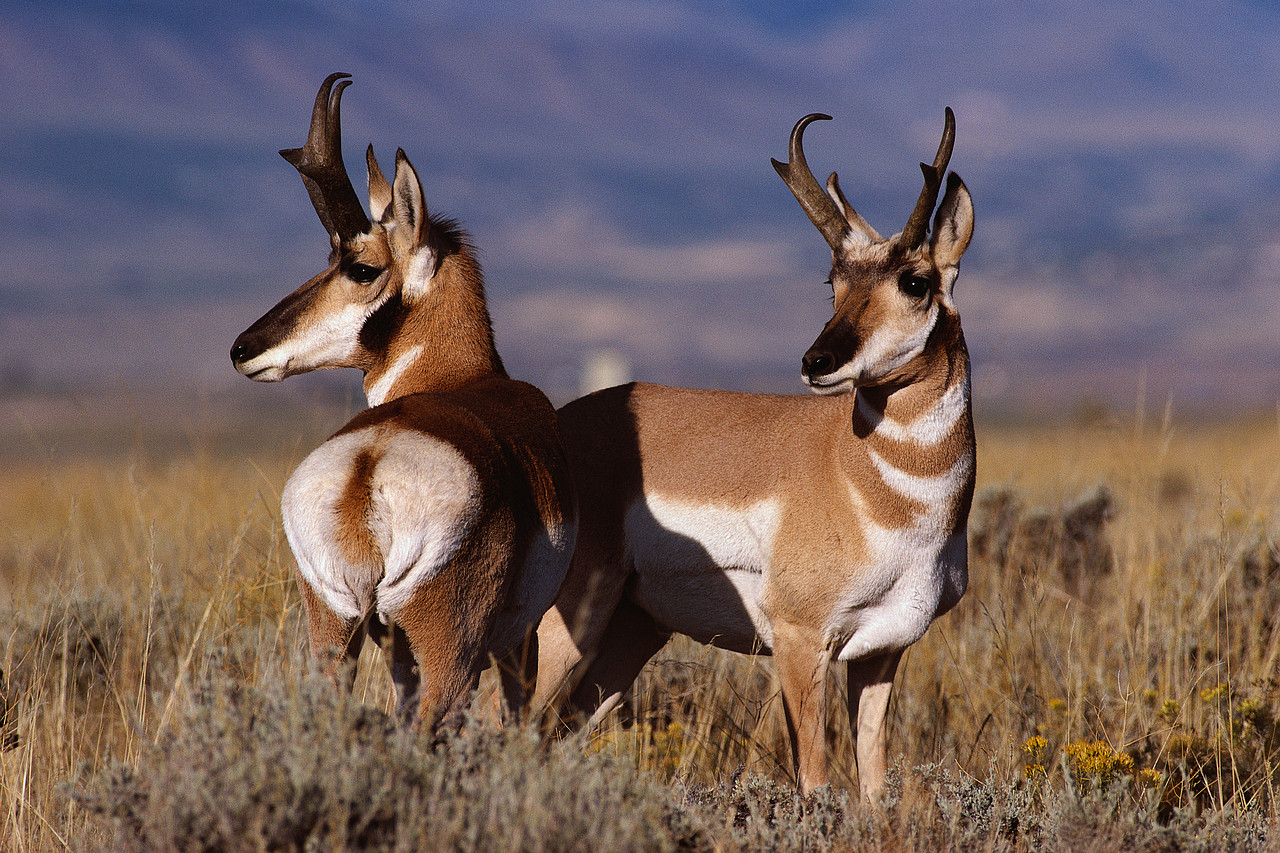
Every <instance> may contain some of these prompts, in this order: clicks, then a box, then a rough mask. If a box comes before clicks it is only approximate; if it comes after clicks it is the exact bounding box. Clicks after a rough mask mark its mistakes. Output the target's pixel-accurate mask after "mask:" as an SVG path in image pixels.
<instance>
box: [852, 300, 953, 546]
mask: <svg viewBox="0 0 1280 853" xmlns="http://www.w3.org/2000/svg"><path fill="white" fill-rule="evenodd" d="M951 319H952V321H953V323H954V327H953V328H951V329H940V330H939V332H940V333H941V334H939V335H935V340H931V341H930V344H929V347H928V348H927V349H926V351H925V353H924V354H922V357H921V358H920V359H918V360H917V361H918V362H919V365H918V369H917V370H916V371H915V372H914V376H913V377H912V378H913V379H914V381H908V382H906V383H905V384H899V385H896V386H893V387H879V388H860V389H858V392H857V394H856V400H855V401H854V403H853V407H852V408H853V411H852V413H851V415H852V418H851V420H852V427H853V428H852V430H851V431H849V432H846V433H845V434H844V435H845V438H844V439H842V442H841V443H842V444H843V450H842V452H841V457H842V458H843V460H844V462H843V465H844V468H845V471H846V476H847V480H848V482H849V484H850V487H851V488H853V489H854V490H855V491H857V492H859V493H861V494H862V496H863V498H864V499H865V506H866V508H867V511H868V512H869V513H870V514H871V516H872V518H873V519H874V520H875V521H876V522H877V523H879V524H880V525H882V526H884V527H887V528H895V529H900V528H903V527H906V526H909V525H911V524H913V523H915V522H916V521H917V520H918V519H920V518H921V516H922V514H923V513H925V512H926V511H927V510H928V508H929V507H935V508H942V507H944V506H945V507H946V512H945V516H946V520H945V521H943V522H942V523H944V524H947V525H950V526H955V525H963V523H964V519H965V517H967V516H968V512H969V502H970V500H971V499H972V493H973V475H974V467H975V459H976V455H975V449H974V447H975V445H974V434H973V414H972V409H971V407H970V402H969V391H970V389H969V357H968V353H967V352H966V350H965V346H964V338H963V336H962V335H961V334H960V328H959V319H958V318H956V317H955V316H954V315H951ZM846 423H847V422H846ZM887 469H893V472H896V473H892V475H891V473H890V472H889V471H888V470H887Z"/></svg>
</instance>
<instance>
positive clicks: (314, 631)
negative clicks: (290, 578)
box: [294, 572, 364, 691]
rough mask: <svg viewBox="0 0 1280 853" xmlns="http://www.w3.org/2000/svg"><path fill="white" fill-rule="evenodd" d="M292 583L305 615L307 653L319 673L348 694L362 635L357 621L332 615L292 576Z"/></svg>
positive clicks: (359, 622) (308, 586) (309, 590)
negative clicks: (295, 587)
mask: <svg viewBox="0 0 1280 853" xmlns="http://www.w3.org/2000/svg"><path fill="white" fill-rule="evenodd" d="M294 579H295V580H296V581H297V583H298V589H299V590H300V591H301V592H302V605H303V607H304V608H305V610H306V612H307V634H308V637H309V643H310V647H311V653H312V654H313V655H315V657H316V659H317V660H319V661H320V665H321V668H322V671H323V672H324V673H325V675H327V676H329V678H331V679H332V680H333V683H334V684H335V685H337V687H338V688H339V689H341V690H348V691H349V690H351V688H352V686H353V685H354V684H355V680H356V659H357V658H359V657H360V647H361V646H362V645H363V644H364V631H363V630H361V628H362V626H361V620H360V619H359V618H354V619H345V618H343V617H341V616H339V615H338V614H336V613H334V612H333V611H332V610H331V609H330V608H329V606H328V605H327V604H325V603H324V601H323V600H322V599H321V598H320V596H318V595H316V592H315V590H313V589H312V588H311V585H310V584H308V583H307V582H306V581H305V580H303V578H302V574H301V573H300V572H295V574H294Z"/></svg>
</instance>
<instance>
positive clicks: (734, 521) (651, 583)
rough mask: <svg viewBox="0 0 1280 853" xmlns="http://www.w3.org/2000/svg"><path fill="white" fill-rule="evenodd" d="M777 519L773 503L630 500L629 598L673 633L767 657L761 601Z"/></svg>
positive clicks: (766, 624) (767, 639)
mask: <svg viewBox="0 0 1280 853" xmlns="http://www.w3.org/2000/svg"><path fill="white" fill-rule="evenodd" d="M779 518H780V505H779V504H778V502H777V501H774V500H764V501H760V502H758V503H754V504H750V505H747V506H743V507H725V506H717V505H713V504H694V503H689V502H685V501H679V500H675V499H671V498H664V497H662V496H660V495H648V496H645V498H644V499H643V500H637V501H636V502H635V503H634V504H632V506H631V507H630V509H629V510H628V511H627V516H626V522H625V524H626V540H627V551H628V553H627V557H628V559H629V561H630V562H631V564H632V565H633V567H634V569H635V573H636V584H635V588H634V590H633V592H632V595H633V596H634V597H635V599H636V602H637V603H638V604H640V606H641V607H643V608H644V609H645V610H646V611H648V612H649V613H650V614H652V615H653V616H654V617H655V618H656V619H657V620H658V621H659V622H660V623H662V624H663V625H664V626H666V627H667V628H670V629H671V630H673V631H677V632H679V633H681V634H687V635H689V636H690V637H693V638H694V639H696V640H699V641H701V642H704V643H714V644H715V645H717V646H721V647H722V648H728V649H733V650H734V651H741V652H752V651H760V650H766V651H767V650H768V648H769V647H770V645H771V643H772V639H773V636H772V631H771V630H770V628H769V622H768V620H767V619H766V618H765V616H764V614H763V612H762V611H761V609H760V594H761V591H762V588H763V585H764V578H765V574H766V572H767V570H768V567H769V561H770V555H771V554H772V552H773V540H774V536H775V535H776V533H777V530H778V521H779Z"/></svg>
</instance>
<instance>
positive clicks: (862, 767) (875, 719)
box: [848, 650, 902, 800]
mask: <svg viewBox="0 0 1280 853" xmlns="http://www.w3.org/2000/svg"><path fill="white" fill-rule="evenodd" d="M901 659H902V652H901V650H899V651H895V652H889V653H887V654H883V655H878V656H876V657H871V658H864V659H863V660H856V661H849V666H848V676H849V685H848V687H849V724H850V726H851V727H852V729H853V736H854V741H855V744H856V752H857V756H858V788H859V789H860V790H861V792H862V799H864V800H874V799H875V798H876V797H877V796H879V795H880V791H881V789H883V788H884V774H885V765H886V762H887V761H888V752H889V725H888V716H889V698H890V696H891V695H892V693H893V675H894V673H895V672H897V669H898V661H900V660H901Z"/></svg>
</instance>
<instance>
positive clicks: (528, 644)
mask: <svg viewBox="0 0 1280 853" xmlns="http://www.w3.org/2000/svg"><path fill="white" fill-rule="evenodd" d="M497 666H498V678H499V680H500V681H501V682H502V701H503V703H504V704H505V705H506V707H505V709H502V708H500V709H499V712H500V713H499V714H498V715H497V717H496V719H497V720H499V721H501V720H503V719H509V720H511V721H512V722H513V723H517V724H518V723H519V722H520V721H521V720H523V719H524V716H525V712H526V711H528V707H527V703H528V702H529V697H530V696H531V695H532V694H533V688H534V685H535V684H536V683H537V679H538V633H537V632H536V631H533V630H531V631H529V633H528V635H527V636H526V637H525V640H524V642H523V643H520V644H519V645H518V646H516V647H515V648H514V649H512V650H511V651H510V652H508V653H507V654H506V655H504V656H502V657H501V658H499V659H498V661H497ZM495 699H496V697H495ZM503 712H505V713H503Z"/></svg>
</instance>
